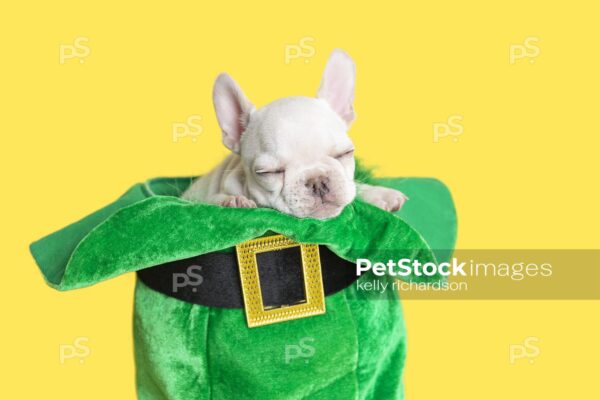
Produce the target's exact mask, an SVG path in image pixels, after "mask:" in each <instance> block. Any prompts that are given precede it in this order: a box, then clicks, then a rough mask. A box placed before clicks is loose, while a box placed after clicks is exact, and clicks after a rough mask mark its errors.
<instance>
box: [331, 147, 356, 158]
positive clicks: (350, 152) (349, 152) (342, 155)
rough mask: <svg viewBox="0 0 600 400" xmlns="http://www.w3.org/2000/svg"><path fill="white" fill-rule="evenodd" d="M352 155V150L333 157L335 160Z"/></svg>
mask: <svg viewBox="0 0 600 400" xmlns="http://www.w3.org/2000/svg"><path fill="white" fill-rule="evenodd" d="M353 154H354V149H350V150H346V151H345V152H343V153H340V154H338V155H337V156H335V158H337V159H340V158H344V157H348V156H351V155H353Z"/></svg>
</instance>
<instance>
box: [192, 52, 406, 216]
mask: <svg viewBox="0 0 600 400" xmlns="http://www.w3.org/2000/svg"><path fill="white" fill-rule="evenodd" d="M354 84H355V69H354V63H353V61H352V59H351V58H350V57H349V56H348V55H347V54H346V53H344V52H343V51H341V50H335V51H334V52H333V53H332V54H331V56H330V58H329V61H328V62H327V66H326V67H325V72H324V75H323V79H322V82H321V87H320V89H319V91H318V94H317V97H316V98H309V97H285V98H283V99H279V100H276V101H274V102H272V103H270V104H268V105H266V106H264V107H262V108H259V109H256V108H255V107H254V106H253V105H252V103H250V101H248V99H247V98H246V96H245V95H244V93H243V92H242V90H241V89H240V87H239V86H238V85H237V84H236V83H235V81H234V80H233V79H232V78H231V77H230V76H229V75H227V74H221V75H219V77H218V78H217V80H216V81H215V86H214V90H213V101H214V105H215V110H216V113H217V119H218V121H219V125H220V127H221V130H222V132H223V144H224V145H225V146H226V147H227V148H229V149H230V150H231V151H232V154H231V155H229V156H228V157H227V158H225V160H224V161H223V162H222V163H221V164H219V165H218V166H217V167H216V168H215V169H213V170H212V171H211V172H209V173H208V174H206V175H204V176H202V177H200V178H198V179H197V180H196V181H195V182H193V183H192V185H191V186H190V187H189V188H188V189H187V190H186V191H185V192H184V193H183V195H182V197H183V198H184V199H187V200H190V201H198V202H205V203H211V204H218V205H221V206H225V207H246V208H251V207H257V206H258V207H269V208H274V209H276V210H279V211H281V212H283V213H287V214H290V215H294V216H296V217H299V218H306V217H311V218H318V219H325V218H331V217H335V216H336V215H338V214H339V213H340V212H341V211H342V209H343V208H344V207H345V206H346V205H348V204H349V203H350V202H352V200H353V199H354V197H355V196H356V195H358V196H359V197H360V198H361V199H363V200H364V201H366V202H368V203H371V204H373V205H375V206H377V207H380V208H382V209H384V210H388V211H397V210H399V209H400V207H402V205H403V204H404V203H405V202H406V200H407V197H406V196H405V195H404V194H402V193H401V192H399V191H397V190H393V189H388V188H384V187H378V186H371V185H365V184H360V183H355V182H354V145H353V144H352V141H351V140H350V138H349V137H348V134H347V130H348V128H349V126H350V124H351V123H352V121H353V120H354V108H353V105H352V103H353V100H354Z"/></svg>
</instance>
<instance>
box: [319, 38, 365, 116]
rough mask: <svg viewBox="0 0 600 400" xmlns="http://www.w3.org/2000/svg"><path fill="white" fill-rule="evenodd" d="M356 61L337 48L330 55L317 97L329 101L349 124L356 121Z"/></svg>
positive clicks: (334, 109)
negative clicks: (354, 104)
mask: <svg viewBox="0 0 600 400" xmlns="http://www.w3.org/2000/svg"><path fill="white" fill-rule="evenodd" d="M355 79H356V72H355V68H354V62H353V61H352V58H350V56H349V55H348V54H346V53H345V52H344V51H343V50H339V49H336V50H334V51H333V53H331V55H330V56H329V60H328V61H327V65H326V66H325V72H324V73H323V79H322V80H321V87H320V88H319V92H318V94H317V97H318V98H319V99H323V100H325V101H327V103H328V104H329V105H330V106H331V108H332V109H333V111H335V112H336V113H337V114H338V115H339V116H340V117H341V118H342V119H343V120H344V121H346V123H347V124H348V125H350V124H351V123H352V121H354V106H353V104H352V103H353V102H354V84H355Z"/></svg>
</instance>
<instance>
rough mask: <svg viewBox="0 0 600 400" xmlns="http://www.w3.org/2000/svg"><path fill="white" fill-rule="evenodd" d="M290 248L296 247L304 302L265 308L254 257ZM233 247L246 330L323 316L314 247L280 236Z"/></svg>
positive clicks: (316, 249)
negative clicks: (240, 284) (238, 272)
mask: <svg viewBox="0 0 600 400" xmlns="http://www.w3.org/2000/svg"><path fill="white" fill-rule="evenodd" d="M290 247H300V252H301V255H302V274H303V276H304V293H305V295H306V299H305V300H303V301H302V302H300V303H296V304H286V305H282V306H278V307H276V308H271V307H269V308H266V307H265V305H264V303H263V296H262V291H261V289H260V278H259V275H258V262H257V261H256V254H258V253H264V252H268V251H278V250H283V249H287V248H290ZM235 248H236V252H237V259H238V265H239V269H240V277H241V281H242V293H243V295H244V308H245V309H246V319H247V321H248V327H250V328H253V327H255V326H262V325H268V324H273V323H276V322H282V321H289V320H292V319H299V318H305V317H309V316H312V315H318V314H324V313H325V295H324V293H323V277H322V276H321V259H320V257H319V246H318V245H316V244H300V243H296V242H294V241H293V240H291V239H289V238H287V237H285V236H283V235H274V236H266V237H261V238H258V239H253V240H249V241H247V242H243V243H240V244H238V245H237V246H235Z"/></svg>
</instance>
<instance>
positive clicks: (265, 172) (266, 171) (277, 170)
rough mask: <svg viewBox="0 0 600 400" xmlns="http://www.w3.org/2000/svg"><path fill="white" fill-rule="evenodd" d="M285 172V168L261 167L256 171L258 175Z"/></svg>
mask: <svg viewBox="0 0 600 400" xmlns="http://www.w3.org/2000/svg"><path fill="white" fill-rule="evenodd" d="M284 172H285V170H284V169H276V170H264V169H259V170H258V171H256V175H263V176H268V175H277V174H283V173H284Z"/></svg>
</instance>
